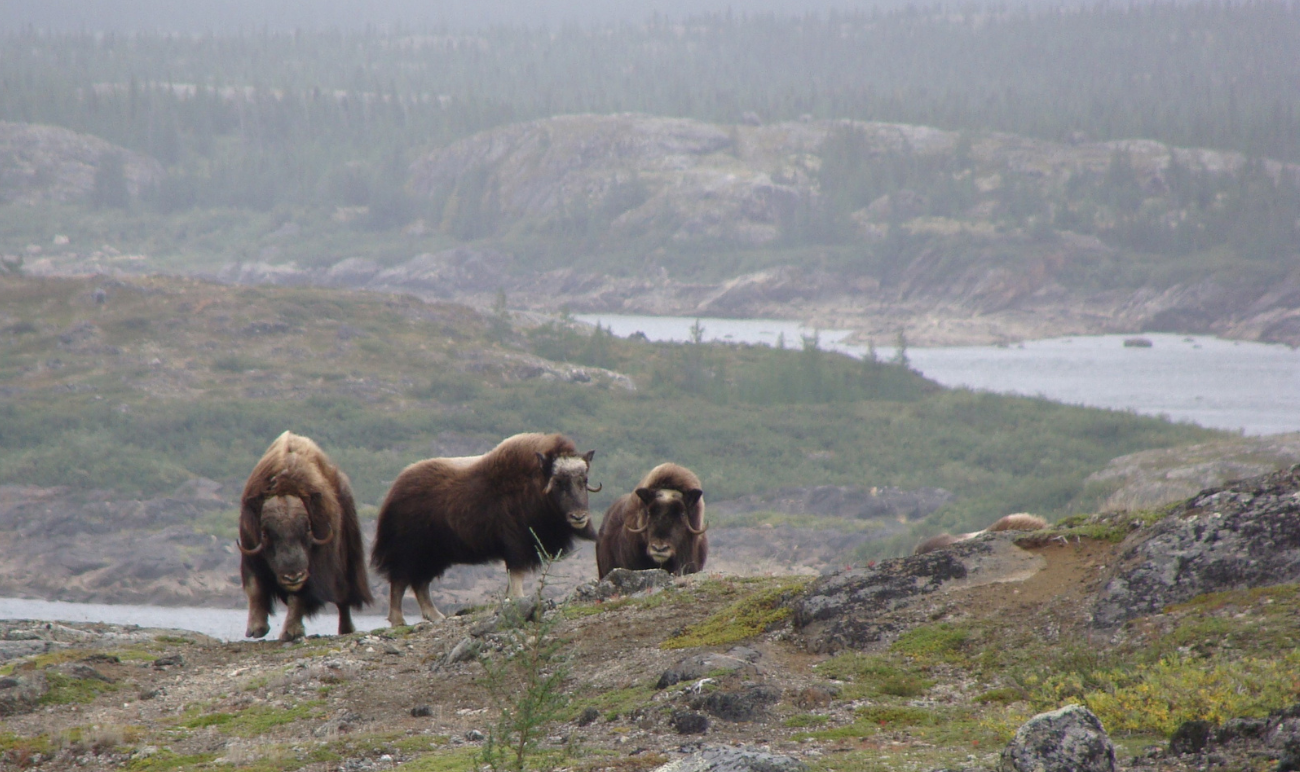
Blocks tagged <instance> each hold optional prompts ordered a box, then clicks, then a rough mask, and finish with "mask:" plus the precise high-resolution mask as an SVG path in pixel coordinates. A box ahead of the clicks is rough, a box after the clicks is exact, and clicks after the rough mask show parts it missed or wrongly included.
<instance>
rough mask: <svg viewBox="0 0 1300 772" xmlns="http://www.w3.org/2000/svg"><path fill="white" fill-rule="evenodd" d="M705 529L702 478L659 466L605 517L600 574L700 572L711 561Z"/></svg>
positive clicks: (598, 561)
mask: <svg viewBox="0 0 1300 772" xmlns="http://www.w3.org/2000/svg"><path fill="white" fill-rule="evenodd" d="M706 530H708V526H707V525H705V524H704V491H703V490H701V488H700V478H698V477H696V476H695V473H693V472H692V471H691V470H689V469H687V468H686V467H684V466H678V465H677V464H660V465H659V466H657V467H655V468H654V469H651V470H650V473H649V474H647V475H646V476H645V477H644V478H642V480H641V482H640V484H638V485H637V487H636V491H634V492H633V493H626V494H624V495H622V496H620V497H619V498H618V500H617V501H615V502H614V503H613V504H612V505H610V508H609V510H608V511H607V512H605V520H604V522H602V523H601V524H600V537H599V538H598V540H597V541H596V569H597V572H598V573H599V574H600V576H601V577H602V578H603V577H604V576H605V575H606V574H608V573H609V572H610V571H612V570H614V569H615V568H627V569H631V570H633V571H644V570H646V569H650V568H662V569H663V570H665V571H667V572H669V573H671V574H675V575H678V576H680V575H681V574H693V573H695V572H696V571H701V570H703V569H704V561H705V560H706V559H707V558H708V556H709V539H708V537H707V536H705V535H704V532H705V531H706Z"/></svg>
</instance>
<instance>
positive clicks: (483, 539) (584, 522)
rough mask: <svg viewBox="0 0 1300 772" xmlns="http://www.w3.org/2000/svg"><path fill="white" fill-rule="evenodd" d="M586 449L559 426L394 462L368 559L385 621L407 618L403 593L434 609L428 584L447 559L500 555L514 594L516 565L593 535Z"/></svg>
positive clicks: (519, 585) (530, 564)
mask: <svg viewBox="0 0 1300 772" xmlns="http://www.w3.org/2000/svg"><path fill="white" fill-rule="evenodd" d="M595 455H596V451H594V450H592V451H589V452H587V453H585V454H582V455H579V454H578V449H577V448H576V447H575V446H574V444H573V443H572V442H570V441H569V440H568V439H567V438H565V437H564V436H562V435H559V434H517V435H515V436H514V437H510V438H508V439H506V440H503V441H502V442H501V444H500V445H497V446H496V447H495V448H493V449H492V450H490V451H488V452H487V453H485V454H484V455H482V456H478V457H463V458H430V459H426V460H424V461H417V462H416V463H414V464H411V465H410V466H408V467H406V468H405V469H403V470H402V473H401V474H399V475H398V476H397V479H396V480H395V481H393V487H392V488H391V489H389V491H388V496H387V497H386V498H385V499H384V504H383V506H382V507H380V509H379V523H378V525H377V529H376V532H375V546H374V549H373V550H372V552H371V555H370V562H371V565H373V566H374V567H375V569H376V570H378V571H379V573H381V574H383V575H384V576H385V577H387V578H388V581H389V582H390V586H389V595H388V622H389V624H391V625H393V626H394V627H396V626H398V625H403V624H406V622H405V619H404V618H403V616H402V597H403V596H404V595H405V594H406V588H407V587H411V588H412V589H413V590H414V592H415V600H416V602H417V603H419V604H420V615H421V616H423V617H424V618H425V619H427V620H429V621H435V620H438V619H442V612H440V611H438V609H437V607H436V606H434V605H433V600H432V599H430V598H429V583H430V582H432V581H433V580H434V579H436V578H438V577H440V576H442V573H443V572H444V571H446V570H447V568H448V566H451V565H454V564H458V563H460V564H465V563H471V564H472V563H487V562H490V561H493V560H504V561H505V564H506V569H507V570H508V571H509V572H510V587H509V594H510V597H512V598H520V597H523V594H524V572H525V571H528V570H532V569H536V568H537V567H538V566H540V565H541V562H542V560H541V556H540V555H539V554H538V549H539V546H540V548H541V549H543V550H545V551H546V553H547V554H549V555H558V554H560V553H562V552H567V551H569V550H571V549H572V548H573V540H574V538H575V537H581V538H584V539H591V540H594V539H595V538H596V532H595V530H594V529H593V528H592V527H591V513H590V512H589V511H588V510H587V492H588V491H589V490H590V491H592V492H595V491H598V490H600V489H599V488H594V489H593V488H588V487H587V472H588V470H589V469H590V468H591V459H592V458H593V457H594V456H595Z"/></svg>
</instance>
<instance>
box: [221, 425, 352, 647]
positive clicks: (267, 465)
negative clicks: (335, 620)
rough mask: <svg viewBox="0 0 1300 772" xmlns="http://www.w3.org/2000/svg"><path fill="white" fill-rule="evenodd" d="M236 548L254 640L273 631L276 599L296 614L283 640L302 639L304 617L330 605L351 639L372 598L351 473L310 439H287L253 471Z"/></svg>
mask: <svg viewBox="0 0 1300 772" xmlns="http://www.w3.org/2000/svg"><path fill="white" fill-rule="evenodd" d="M236 545H237V546H238V547H239V551H240V553H241V554H242V555H243V559H242V560H241V561H240V565H239V575H240V578H241V579H242V581H243V585H244V594H246V595H247V596H248V629H247V630H246V631H245V633H244V634H245V635H247V636H248V637H250V638H261V637H262V636H264V635H266V634H267V632H268V631H269V630H270V625H269V624H268V623H267V619H266V618H267V615H268V614H270V613H271V611H272V610H273V609H274V607H275V602H276V600H277V599H278V600H280V601H282V602H284V604H285V605H286V606H287V607H288V609H289V610H288V613H287V614H286V615H285V620H284V629H283V630H281V632H280V640H282V641H291V640H294V639H295V638H301V637H302V636H303V633H304V630H303V626H302V620H303V617H310V616H312V615H314V614H315V613H316V612H317V611H319V610H320V609H321V607H322V606H324V605H325V604H326V603H333V604H335V605H336V606H338V610H339V634H340V635H343V634H345V633H350V632H352V631H353V627H352V609H354V608H358V609H359V608H361V606H363V605H365V604H366V603H370V602H371V600H372V598H371V597H370V581H369V579H368V578H367V576H366V558H365V552H364V550H363V549H362V547H361V528H360V526H359V525H358V524H357V509H356V504H355V503H354V502H353V500H352V488H351V486H350V485H349V484H348V478H347V475H345V474H343V472H342V471H341V470H340V469H339V468H338V467H337V466H335V465H334V464H333V463H332V462H331V461H330V460H329V457H328V456H326V455H325V452H324V451H322V450H321V449H320V448H319V447H317V445H316V443H314V442H312V441H311V440H310V439H308V438H306V437H302V436H299V435H297V434H293V433H291V432H285V433H284V434H281V435H280V436H279V437H277V438H276V439H275V441H274V442H272V443H271V447H269V448H267V449H266V454H265V455H263V456H262V459H261V460H260V461H258V462H257V466H255V467H253V473H252V474H251V475H249V476H248V482H247V483H245V484H244V494H243V497H242V500H241V502H240V512H239V541H238V542H236Z"/></svg>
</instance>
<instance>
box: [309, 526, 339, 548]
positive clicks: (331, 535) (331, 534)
mask: <svg viewBox="0 0 1300 772" xmlns="http://www.w3.org/2000/svg"><path fill="white" fill-rule="evenodd" d="M310 538H311V543H312V544H315V545H316V546H317V547H319V546H321V545H323V544H329V543H330V542H332V541H334V529H332V528H331V529H330V532H329V533H327V534H325V538H323V539H317V538H316V534H315V533H313V534H312V535H311V537H310Z"/></svg>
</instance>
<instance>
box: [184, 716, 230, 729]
mask: <svg viewBox="0 0 1300 772" xmlns="http://www.w3.org/2000/svg"><path fill="white" fill-rule="evenodd" d="M234 718H235V715H234V714H233V713H205V714H203V715H201V716H194V717H193V718H188V719H186V720H184V721H182V722H181V724H180V725H181V726H183V727H185V728H186V729H201V728H203V727H205V726H222V725H224V724H229V723H230V722H231V721H232V720H234Z"/></svg>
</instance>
